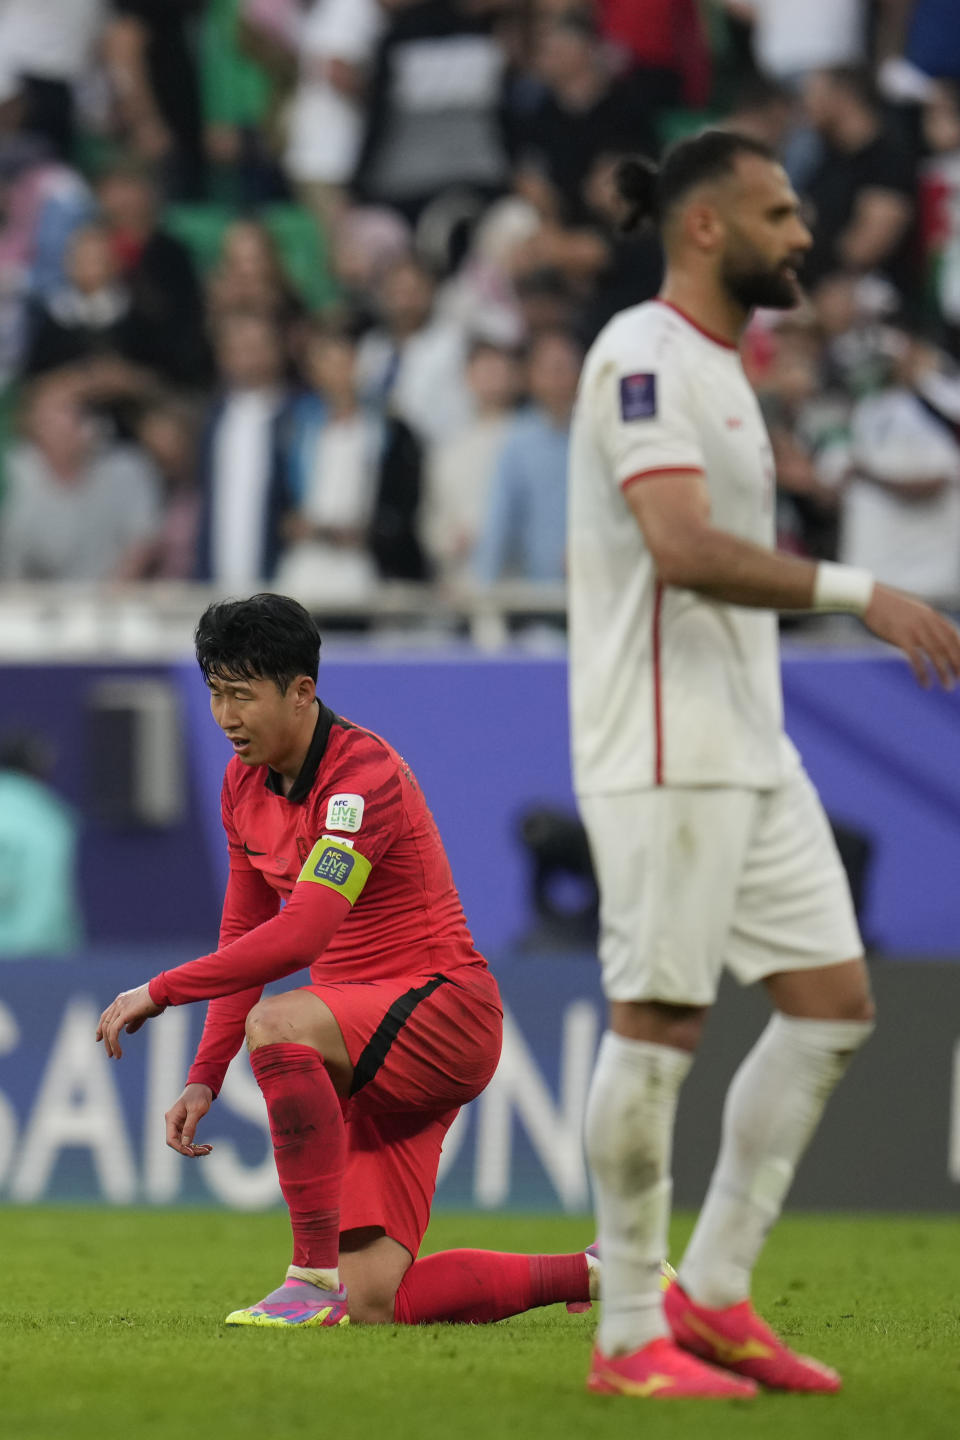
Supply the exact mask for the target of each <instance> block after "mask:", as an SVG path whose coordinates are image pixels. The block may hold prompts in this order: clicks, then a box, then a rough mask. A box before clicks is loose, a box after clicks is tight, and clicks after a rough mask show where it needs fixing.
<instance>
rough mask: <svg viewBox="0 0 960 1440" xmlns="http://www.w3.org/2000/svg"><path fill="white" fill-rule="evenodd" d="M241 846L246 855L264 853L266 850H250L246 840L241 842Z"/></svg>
mask: <svg viewBox="0 0 960 1440" xmlns="http://www.w3.org/2000/svg"><path fill="white" fill-rule="evenodd" d="M243 848H244V850H245V852H246V853H247V854H248V855H266V853H267V852H266V850H251V849H250V846H249V845H248V844H247V842H246V840H244V842H243Z"/></svg>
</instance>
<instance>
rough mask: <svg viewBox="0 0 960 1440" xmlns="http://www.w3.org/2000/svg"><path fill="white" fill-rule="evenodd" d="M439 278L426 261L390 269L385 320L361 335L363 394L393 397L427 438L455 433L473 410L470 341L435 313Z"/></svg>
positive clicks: (382, 307) (384, 284)
mask: <svg viewBox="0 0 960 1440" xmlns="http://www.w3.org/2000/svg"><path fill="white" fill-rule="evenodd" d="M434 299H435V287H434V282H433V277H432V276H431V275H430V273H429V271H428V270H426V269H425V268H424V266H423V265H421V264H420V263H419V261H417V260H414V259H412V258H407V259H402V260H399V261H397V262H396V263H395V264H393V265H391V266H390V267H389V269H387V270H386V271H385V272H384V274H383V277H382V279H381V281H380V285H379V289H378V292H377V307H378V310H379V314H380V325H379V326H378V327H377V328H375V329H373V330H370V331H368V333H367V334H366V335H365V336H364V337H363V339H362V340H361V342H360V349H359V353H358V357H357V365H358V378H359V384H360V388H361V392H362V394H363V396H364V397H365V398H366V399H368V400H370V401H371V402H374V403H379V404H387V405H389V407H390V409H391V410H392V411H393V413H394V414H396V415H398V416H399V417H400V419H401V420H404V421H406V423H407V424H408V425H409V426H410V427H411V428H412V429H413V430H414V431H415V432H416V433H417V434H418V435H419V436H420V437H421V438H422V439H423V440H424V441H425V442H427V443H436V442H437V441H439V440H442V439H444V438H445V436H447V435H451V434H453V433H454V432H455V431H456V430H457V429H458V428H459V427H460V426H462V425H463V424H464V423H465V422H466V421H467V420H468V419H469V417H470V414H471V412H472V406H471V402H470V392H469V390H468V389H467V379H466V365H467V341H466V337H465V335H464V333H463V331H462V330H461V329H460V328H459V327H458V326H457V325H456V324H454V323H452V322H450V321H448V320H444V319H442V318H441V317H439V316H438V315H437V314H436V311H435V305H434Z"/></svg>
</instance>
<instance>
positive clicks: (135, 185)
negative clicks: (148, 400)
mask: <svg viewBox="0 0 960 1440" xmlns="http://www.w3.org/2000/svg"><path fill="white" fill-rule="evenodd" d="M97 199H98V200H99V202H100V209H101V212H102V214H103V220H104V224H105V225H106V228H107V233H108V235H109V238H110V245H111V248H112V251H113V256H114V260H115V261H116V264H117V268H118V270H119V273H120V276H121V277H122V279H123V281H124V282H125V284H126V286H127V288H128V290H129V294H130V301H131V308H132V312H133V314H134V315H135V317H136V319H137V323H138V324H145V325H147V326H149V328H150V331H151V333H152V342H151V343H152V346H153V351H154V356H155V359H154V362H153V363H155V364H157V366H158V368H159V369H160V370H161V371H162V373H163V374H164V375H165V376H166V378H167V379H168V380H169V381H170V382H171V383H174V384H182V385H197V384H201V383H203V382H204V381H206V380H208V379H209V377H210V355H209V350H208V346H207V342H206V337H205V334H204V329H203V306H202V301H201V293H200V286H199V284H198V281H197V275H196V271H195V270H194V265H193V259H192V257H191V255H190V251H189V250H188V249H187V247H186V246H185V245H184V244H183V243H182V241H180V240H178V239H177V238H176V237H175V236H173V235H170V234H168V233H167V232H166V231H165V230H163V229H162V228H161V225H160V222H159V219H158V211H159V197H158V195H157V188H156V185H155V184H154V182H153V180H152V179H151V178H150V176H149V175H147V174H146V173H145V172H144V171H143V170H141V169H139V168H137V167H134V166H129V165H128V166H115V167H113V168H112V169H109V170H107V171H105V172H104V173H103V174H102V175H101V176H100V179H99V181H98V184H97Z"/></svg>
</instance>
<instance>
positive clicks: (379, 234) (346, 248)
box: [331, 205, 412, 333]
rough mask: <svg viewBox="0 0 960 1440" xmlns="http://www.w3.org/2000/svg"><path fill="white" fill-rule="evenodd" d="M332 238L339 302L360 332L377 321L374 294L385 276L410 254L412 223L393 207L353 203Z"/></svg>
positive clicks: (332, 256)
mask: <svg viewBox="0 0 960 1440" xmlns="http://www.w3.org/2000/svg"><path fill="white" fill-rule="evenodd" d="M331 240H332V246H333V248H332V255H331V263H332V269H333V274H334V278H335V279H336V282H337V290H338V295H339V303H340V304H341V305H342V307H343V310H344V313H346V314H348V315H350V316H352V317H353V322H354V325H355V327H356V329H357V333H360V332H361V331H363V330H367V329H370V328H372V327H373V325H374V324H375V323H376V316H375V314H374V297H375V295H376V292H377V290H378V288H379V286H380V281H381V279H382V277H383V276H384V275H385V274H386V272H387V271H388V270H389V269H390V268H391V266H392V265H394V264H396V263H397V262H398V261H400V260H406V259H407V258H408V257H409V255H410V252H411V243H412V236H411V232H410V226H409V225H408V224H407V222H406V221H405V220H404V219H402V218H401V217H400V216H399V215H397V214H396V213H395V212H394V211H393V210H385V209H382V208H378V207H377V206H373V205H370V206H367V205H354V206H352V207H351V208H350V209H349V210H346V211H345V212H344V213H343V214H342V215H341V217H340V219H339V220H338V221H337V223H336V225H335V226H334V228H333V232H332V236H331Z"/></svg>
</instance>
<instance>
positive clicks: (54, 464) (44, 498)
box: [0, 379, 161, 580]
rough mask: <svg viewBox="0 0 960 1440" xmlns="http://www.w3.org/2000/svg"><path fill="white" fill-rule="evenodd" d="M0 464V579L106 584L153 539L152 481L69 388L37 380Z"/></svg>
mask: <svg viewBox="0 0 960 1440" xmlns="http://www.w3.org/2000/svg"><path fill="white" fill-rule="evenodd" d="M23 431H24V439H23V442H22V443H20V444H18V445H15V446H14V447H13V448H12V450H11V451H10V452H9V454H8V456H7V461H6V478H7V485H6V493H5V495H4V501H3V506H2V508H0V579H3V580H111V579H117V578H121V577H122V576H124V575H125V574H126V573H128V568H129V566H128V560H129V557H130V556H131V554H133V553H135V552H139V550H140V548H141V547H142V546H143V545H144V543H145V542H147V541H148V540H149V539H150V538H151V536H153V535H154V534H155V533H156V530H157V527H158V525H159V520H160V502H161V497H160V484H159V480H158V477H157V475H156V473H155V471H154V470H153V467H152V466H151V465H150V463H149V462H148V460H147V459H146V457H145V456H144V455H143V454H142V452H141V451H140V450H138V449H137V447H136V446H133V445H126V444H117V443H115V442H112V441H110V440H109V439H107V437H106V436H105V435H104V434H103V432H102V430H101V429H100V428H99V427H98V425H97V423H96V421H95V420H94V419H93V417H92V416H91V415H89V414H88V413H87V412H85V411H84V409H83V407H82V406H81V404H80V401H79V398H78V395H77V391H76V387H74V386H73V385H72V384H70V383H69V382H65V381H63V380H57V379H51V380H41V381H38V382H37V384H36V385H35V386H34V388H33V389H32V390H31V391H30V392H29V394H28V396H27V400H26V404H25V409H24V414H23Z"/></svg>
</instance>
